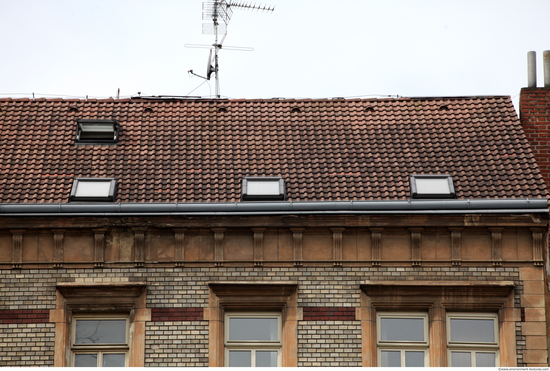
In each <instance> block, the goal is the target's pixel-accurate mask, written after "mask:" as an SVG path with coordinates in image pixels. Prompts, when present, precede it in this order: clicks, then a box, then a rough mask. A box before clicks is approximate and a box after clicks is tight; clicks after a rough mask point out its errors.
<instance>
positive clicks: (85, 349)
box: [70, 314, 130, 367]
mask: <svg viewBox="0 0 550 371" xmlns="http://www.w3.org/2000/svg"><path fill="white" fill-rule="evenodd" d="M121 319H124V320H126V330H125V339H126V343H124V344H107V343H106V344H75V337H76V322H77V320H121ZM70 341H71V362H70V364H71V367H74V365H75V355H76V354H97V367H103V366H102V364H103V355H104V354H124V367H128V358H129V350H130V346H129V342H130V321H129V318H128V315H125V314H109V315H101V314H78V315H74V316H73V318H72V323H71V336H70Z"/></svg>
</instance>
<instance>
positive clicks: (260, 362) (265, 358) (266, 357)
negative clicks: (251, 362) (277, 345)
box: [256, 350, 277, 367]
mask: <svg viewBox="0 0 550 371" xmlns="http://www.w3.org/2000/svg"><path fill="white" fill-rule="evenodd" d="M256 367H277V352H276V351H263V350H257V351H256Z"/></svg>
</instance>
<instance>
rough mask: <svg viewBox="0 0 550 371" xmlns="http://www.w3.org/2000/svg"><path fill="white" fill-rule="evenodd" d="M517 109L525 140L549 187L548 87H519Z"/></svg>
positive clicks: (549, 108)
mask: <svg viewBox="0 0 550 371" xmlns="http://www.w3.org/2000/svg"><path fill="white" fill-rule="evenodd" d="M519 111H520V120H521V125H522V127H523V130H524V131H525V135H526V136H527V140H528V141H529V144H530V145H531V149H532V151H533V154H534V155H535V158H536V160H537V163H538V166H539V169H540V171H541V173H542V176H543V177H544V180H545V181H546V186H547V187H549V188H550V89H549V88H523V89H521V94H520V101H519Z"/></svg>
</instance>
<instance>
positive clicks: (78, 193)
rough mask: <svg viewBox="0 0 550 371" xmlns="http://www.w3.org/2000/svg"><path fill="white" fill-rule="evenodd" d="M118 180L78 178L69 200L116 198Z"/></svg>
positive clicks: (105, 200)
mask: <svg viewBox="0 0 550 371" xmlns="http://www.w3.org/2000/svg"><path fill="white" fill-rule="evenodd" d="M115 193H116V181H115V180H114V179H113V178H78V179H75V180H74V182H73V188H72V190H71V195H70V197H69V201H104V202H113V201H114V200H115Z"/></svg>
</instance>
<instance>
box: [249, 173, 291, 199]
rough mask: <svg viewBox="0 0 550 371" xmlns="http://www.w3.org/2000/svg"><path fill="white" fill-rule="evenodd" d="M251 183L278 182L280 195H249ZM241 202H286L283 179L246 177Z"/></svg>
mask: <svg viewBox="0 0 550 371" xmlns="http://www.w3.org/2000/svg"><path fill="white" fill-rule="evenodd" d="M249 182H278V183H279V193H278V194H276V195H275V194H248V190H249V185H248V183H249ZM241 188H242V190H241V200H242V201H285V200H286V186H285V181H284V179H283V178H282V177H244V178H243V180H242V185H241Z"/></svg>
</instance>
